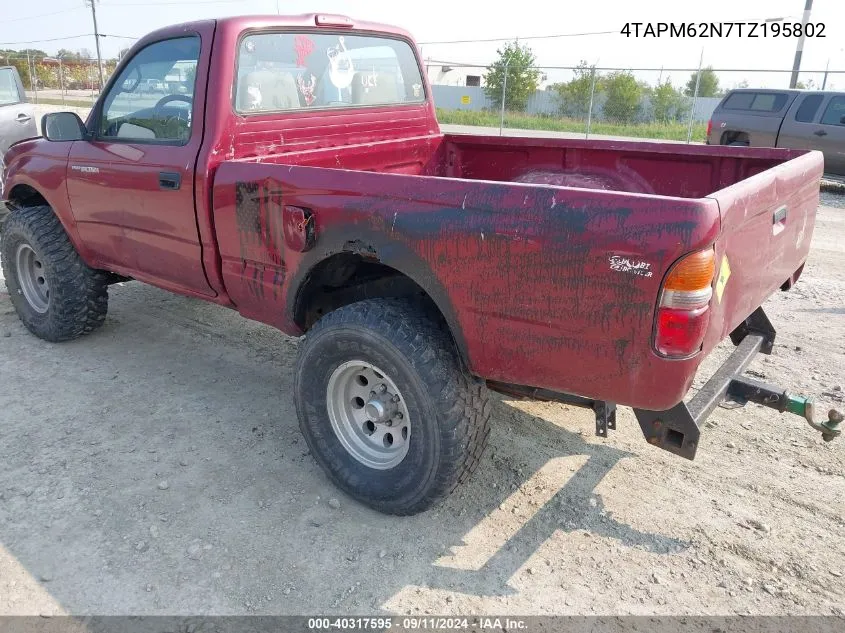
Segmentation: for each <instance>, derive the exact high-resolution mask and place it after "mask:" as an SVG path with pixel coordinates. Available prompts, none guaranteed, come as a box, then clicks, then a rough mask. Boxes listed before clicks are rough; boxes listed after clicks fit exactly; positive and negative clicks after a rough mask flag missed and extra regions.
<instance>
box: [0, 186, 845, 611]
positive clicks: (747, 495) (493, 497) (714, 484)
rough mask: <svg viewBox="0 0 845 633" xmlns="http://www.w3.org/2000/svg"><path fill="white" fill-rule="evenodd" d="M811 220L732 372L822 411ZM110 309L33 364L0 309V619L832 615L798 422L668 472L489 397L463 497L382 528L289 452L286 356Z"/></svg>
mask: <svg viewBox="0 0 845 633" xmlns="http://www.w3.org/2000/svg"><path fill="white" fill-rule="evenodd" d="M824 202H825V205H826V206H823V207H822V208H821V209H820V215H819V221H818V224H817V227H816V232H815V237H814V241H813V252H812V255H811V259H810V262H809V264H808V266H807V269H806V271H805V273H804V276H803V278H802V279H801V281H800V283H799V284H798V285H797V287H796V288H795V289H794V291H792V292H789V293H783V294H778V295H777V296H775V297H773V298H772V300H771V301H770V302H769V303H768V305H767V306H766V307H767V310H768V312H769V315H770V317H771V319H772V321H773V322H774V323H775V325H776V327H778V329H779V332H778V343H779V344H778V345H777V347H776V352H775V354H774V355H773V356H771V357H764V358H759V359H758V360H757V361H756V362H755V364H754V365H753V366H752V370H753V372H755V375H757V376H765V377H766V378H768V379H771V380H772V381H777V382H780V383H782V384H784V385H788V386H791V387H793V388H794V389H795V390H796V391H797V392H809V393H815V394H819V395H820V396H821V400H822V401H824V402H825V403H835V404H837V406H840V407H841V406H843V404H842V401H843V392H842V388H843V383H845V346H843V340H845V336H843V335H844V334H845V253H843V249H842V245H843V244H845V198H843V197H836V196H832V195H825V197H824ZM0 288H4V285H3V284H0ZM110 294H111V306H110V312H109V318H108V320H107V321H106V325H105V326H104V327H103V329H102V330H101V331H99V332H98V333H96V334H95V335H92V336H89V337H87V338H83V339H81V340H79V341H76V342H73V343H69V344H63V345H51V344H48V343H45V342H42V341H39V340H37V339H35V338H34V337H32V336H31V335H29V334H28V333H27V332H26V331H25V330H24V328H23V327H22V326H21V325H20V323H19V322H18V320H17V317H16V316H15V314H14V313H13V311H12V307H11V304H10V303H9V300H8V296H7V295H6V294H5V293H4V292H2V291H0V386H2V398H1V399H0V403H2V408H0V615H2V614H37V613H40V614H56V613H63V612H66V613H73V614H83V613H97V614H165V613H169V614H170V613H173V614H200V613H201V614H223V613H226V614H252V613H272V614H291V613H293V614H302V613H313V612H323V613H341V614H376V613H398V614H404V613H436V614H447V613H466V614H468V613H497V614H506V613H508V614H547V613H555V614H563V613H565V614H571V613H580V614H593V613H598V614H625V613H636V614H732V613H754V614H832V613H838V614H843V613H845V610H844V609H845V608H844V607H843V604H845V577H843V574H845V541H843V535H845V501H843V499H845V445H844V444H843V442H842V441H841V440H840V441H838V442H834V443H831V444H825V443H823V442H822V441H821V439H820V438H819V437H818V436H817V435H816V434H815V433H813V432H811V431H810V429H809V428H808V427H807V426H806V424H805V423H804V422H803V421H802V420H800V419H798V418H796V417H787V416H779V415H778V414H776V413H770V412H769V411H767V410H764V409H762V408H759V407H754V406H750V407H748V408H747V409H745V410H725V409H718V410H717V411H716V413H715V414H714V415H713V417H712V418H711V421H710V423H709V425H708V426H709V427H710V428H708V429H707V432H706V434H705V435H704V439H703V441H702V445H701V448H700V450H699V457H698V458H697V460H696V461H695V462H688V461H685V460H682V459H680V458H676V457H674V456H672V455H669V454H667V453H664V452H661V451H659V450H657V449H654V448H652V447H650V446H648V445H647V444H646V443H645V442H644V441H643V438H642V436H641V433H640V430H639V427H638V426H637V424H636V422H635V420H634V417H633V415H632V414H631V412H630V411H628V410H623V411H622V412H621V419H620V424H619V430H618V431H616V432H614V433H612V434H611V437H610V438H609V439H608V440H599V439H597V438H595V437H594V436H593V420H592V418H591V416H590V414H589V413H587V412H585V411H582V410H578V409H574V408H568V407H565V406H561V405H557V404H538V403H524V402H515V401H511V400H508V399H502V400H500V401H499V402H497V404H496V408H495V414H494V425H493V435H492V438H491V442H490V447H489V449H488V452H487V454H486V457H485V459H484V460H483V463H482V466H481V468H480V470H479V471H478V472H477V473H476V475H475V476H474V478H473V479H472V481H471V482H470V483H469V484H468V485H466V486H465V487H463V488H462V489H460V491H459V493H458V494H456V495H454V496H453V497H452V498H451V499H450V500H449V501H448V502H447V503H446V504H445V505H443V506H440V507H439V508H437V509H435V510H433V511H430V512H428V513H426V514H423V515H420V516H417V517H411V518H392V517H386V516H381V515H379V514H376V513H374V512H372V511H370V510H367V509H365V508H363V507H361V506H359V505H357V504H356V503H354V502H353V501H351V500H350V499H348V498H345V497H343V496H342V495H340V494H339V493H338V492H337V491H336V490H335V489H334V488H333V487H332V486H331V485H330V484H329V482H328V481H327V479H326V478H325V477H324V476H323V475H322V473H321V472H320V471H319V470H318V468H317V466H316V465H315V463H314V461H313V459H312V458H311V456H310V455H309V454H308V451H307V449H306V447H305V444H304V441H303V440H302V439H301V437H300V434H299V431H298V429H297V423H296V416H295V413H294V408H293V400H292V396H291V390H292V383H293V369H292V368H293V359H294V357H295V354H296V349H297V344H298V343H297V341H296V340H293V339H289V338H287V337H285V336H283V335H282V334H280V333H278V332H276V331H274V330H271V329H270V328H267V327H264V326H262V325H258V324H256V323H252V322H249V321H245V320H243V319H241V318H240V317H239V316H238V315H237V314H235V313H234V312H230V311H227V310H225V309H222V308H218V307H214V306H211V305H206V304H203V303H201V302H199V301H194V300H189V299H183V298H179V297H175V296H172V295H169V294H167V293H165V292H163V291H160V290H157V289H154V288H150V287H147V286H143V285H141V284H139V283H128V284H123V285H120V286H115V287H113V288H112V290H111V293H110ZM728 351H729V350H728V347H723V348H720V350H719V354H718V355H716V356H718V358H716V357H714V358H711V359H710V362H709V363H708V367H709V368H710V369H712V368H713V367H714V366H715V363H716V362H718V360H719V358H722V357H724V355H725V353H727V352H728ZM699 384H700V383H699Z"/></svg>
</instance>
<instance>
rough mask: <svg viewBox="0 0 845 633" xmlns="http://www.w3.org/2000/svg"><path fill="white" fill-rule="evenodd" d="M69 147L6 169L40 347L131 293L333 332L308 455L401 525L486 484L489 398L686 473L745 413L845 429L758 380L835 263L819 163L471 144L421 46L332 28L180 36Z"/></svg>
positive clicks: (237, 28)
mask: <svg viewBox="0 0 845 633" xmlns="http://www.w3.org/2000/svg"><path fill="white" fill-rule="evenodd" d="M151 82H156V85H160V86H162V87H163V89H164V90H165V93H166V94H164V95H163V96H162V95H161V94H151V93H150V91H149V90H147V89H146V88H145V87H146V86H148V85H150V83H151ZM42 132H43V136H44V138H43V139H37V140H29V141H24V142H21V143H18V144H16V145H14V146H13V147H12V148H11V149H10V150H9V152H8V154H7V155H6V157H5V163H6V166H5V181H4V186H3V199H5V201H6V204H7V206H8V207H9V208H10V209H11V212H10V213H9V216H8V219H7V220H6V222H5V225H4V230H3V235H2V251H0V252H1V253H2V265H3V270H4V274H5V278H6V283H7V285H8V288H9V292H10V296H11V300H12V302H13V304H14V306H15V308H16V310H17V312H18V314H19V316H20V318H21V320H22V321H23V323H24V324H25V325H26V327H27V328H29V330H30V331H32V332H33V333H34V334H35V335H37V336H39V337H41V338H43V339H46V340H49V341H65V340H69V339H73V338H75V337H78V336H80V335H82V334H85V333H88V332H91V331H93V330H94V329H96V328H97V327H99V326H100V325H102V323H103V320H104V319H105V317H106V309H107V304H108V286H109V284H111V283H114V282H115V281H119V280H126V279H128V278H131V279H137V280H140V281H143V282H146V283H149V284H153V285H155V286H158V287H161V288H165V289H167V290H171V291H173V292H177V293H180V294H183V295H186V296H191V297H197V298H201V299H205V300H207V301H211V302H214V303H217V304H220V305H222V306H228V307H230V308H233V309H235V310H237V311H239V312H240V313H241V314H242V315H244V316H246V317H248V318H251V319H255V320H258V321H261V322H263V323H267V324H269V325H271V326H274V327H277V328H279V329H280V330H282V331H283V332H286V333H288V334H290V335H292V336H300V335H306V336H305V339H304V341H303V342H302V344H301V348H300V350H301V351H300V355H299V360H298V368H297V373H296V381H295V393H294V394H293V395H294V398H295V400H296V407H297V412H298V416H299V421H300V426H301V429H302V432H303V433H304V435H305V438H306V439H307V441H308V445H309V446H310V448H311V450H312V453H313V455H314V457H315V458H316V459H317V461H318V462H319V463H320V465H321V466H322V467H323V468H324V469H325V470H326V472H327V473H328V475H329V476H330V477H331V478H332V480H333V481H334V482H335V483H336V484H337V485H338V486H339V487H341V488H342V489H343V490H345V491H346V492H347V493H349V494H350V495H352V496H353V497H355V498H357V499H359V500H361V501H363V502H364V503H367V504H369V505H370V506H372V507H375V508H377V509H379V510H382V511H385V512H391V513H405V514H407V513H413V512H418V511H420V510H423V509H425V508H426V507H428V506H429V505H431V503H433V502H434V501H436V500H438V499H440V498H442V497H443V496H445V495H446V494H447V493H448V492H449V491H451V490H452V489H453V488H454V487H455V486H456V485H457V484H458V483H459V482H461V481H463V480H464V479H465V478H466V477H467V476H469V474H470V473H471V472H472V470H473V468H474V467H475V466H476V465H477V463H478V461H479V459H480V456H481V453H482V450H483V448H484V445H485V443H486V441H487V437H488V434H489V429H490V427H489V423H490V414H491V401H490V396H489V390H490V389H493V390H496V391H499V392H503V393H507V394H511V395H516V396H520V397H535V398H542V399H547V400H557V401H562V402H569V403H572V404H577V405H582V406H585V407H590V408H592V409H593V410H594V411H595V415H596V430H597V433H598V434H599V435H602V436H606V435H607V431H608V429H613V428H615V424H616V415H615V413H616V409H615V407H616V404H617V403H618V404H623V405H628V406H631V407H633V408H634V410H635V413H636V416H637V419H638V421H639V423H640V425H641V427H642V430H643V432H644V434H645V436H646V439H647V440H648V442H650V443H651V444H653V445H655V446H658V447H661V448H664V449H667V450H670V451H672V452H674V453H677V454H679V455H681V456H684V457H687V458H692V457H693V456H694V455H695V452H696V449H697V447H698V443H699V435H700V432H699V430H700V428H701V425H702V422H703V420H704V419H705V418H706V417H707V415H709V413H710V412H711V411H712V410H713V408H714V407H715V406H716V405H717V404H719V403H720V402H722V401H723V400H725V399H731V400H734V401H738V402H740V403H744V402H749V401H751V402H759V403H763V404H766V405H767V406H770V407H773V408H775V409H778V410H780V411H786V410H788V411H793V412H795V413H798V414H800V415H803V416H804V417H806V418H807V420H808V422H810V423H811V424H812V425H813V426H814V428H816V429H817V430H819V431H821V432H822V433H823V434H824V436H825V439H831V438H832V437H834V436H835V435H836V434H837V433H838V431H839V429H838V427H837V424H838V420H839V419H840V417H837V415H836V414H831V416H830V419H828V420H827V421H825V422H822V423H817V422H814V421H813V416H812V402H811V401H809V400H807V399H804V398H800V397H795V396H791V395H790V394H788V393H787V392H786V391H785V390H783V389H780V388H777V387H775V386H772V385H765V384H762V383H759V382H755V381H753V380H752V379H750V378H746V377H744V376H742V375H741V374H742V372H743V370H744V368H745V367H746V366H747V364H748V363H749V362H750V360H751V359H752V358H753V357H754V355H755V354H756V353H757V352H763V353H767V352H769V351H771V347H772V344H773V341H774V336H775V331H774V329H773V327H772V326H771V324H770V323H769V321H768V319H767V318H766V316H765V314H764V313H763V311H762V309H761V308H760V306H761V304H762V303H763V302H764V301H765V300H766V298H767V297H769V296H770V295H771V294H772V293H774V292H775V291H777V290H778V289H782V290H787V289H789V287H790V286H792V285H793V284H794V283H795V282H796V280H797V279H798V277H799V275H800V274H801V271H802V268H803V266H804V262H805V260H806V258H807V253H808V251H809V248H810V238H811V235H812V232H813V225H814V221H815V213H816V207H817V205H818V200H819V182H820V178H821V175H822V155H821V154H820V153H818V152H812V151H810V152H808V151H799V150H784V149H756V148H747V149H746V148H734V147H718V146H717V147H707V146H703V145H677V144H658V143H649V142H641V143H637V142H618V141H584V140H569V139H538V138H501V137H487V136H469V135H450V134H443V133H441V131H440V128H439V126H438V123H437V119H436V117H435V110H434V104H433V103H432V99H431V90H430V87H429V85H428V82H427V81H426V77H425V75H424V73H423V72H422V65H421V63H420V58H419V53H418V50H417V47H416V46H415V44H414V42H413V40H412V39H411V36H410V35H409V34H408V33H406V32H405V31H402V30H400V29H397V28H393V27H389V26H385V25H381V24H373V23H366V22H359V21H356V20H352V19H350V18H347V17H343V16H335V15H323V14H317V15H304V16H296V17H279V16H272V17H239V18H229V19H222V20H212V21H204V22H195V23H190V24H182V25H179V26H174V27H170V28H165V29H162V30H159V31H156V32H154V33H152V34H150V35H148V36H146V37H145V38H143V39H142V40H140V41H139V42H138V43H137V44H136V45H135V46H134V47H133V48H132V50H131V51H130V52H129V54H127V55H126V56H125V57H124V59H123V61H122V62H121V64H120V65H119V67H118V68H117V70H116V71H115V73H114V75H113V77H112V79H111V80H110V82H109V83H108V85H107V86H106V87H105V89H104V90H103V93H102V96H101V97H100V99H99V101H98V102H97V104H96V105H95V106H94V108H93V110H92V112H91V114H90V115H89V117H88V119H87V121H86V122H84V123H83V122H82V121H81V120H80V119H79V117H77V116H76V115H74V114H72V113H54V114H48V115H46V116H45V117H44V120H43V121H42ZM727 336H731V337H732V339H733V341H734V343H735V344H736V345H737V348H736V350H735V351H734V353H733V354H732V355H731V357H730V359H729V360H728V361H727V362H726V363H725V364H724V366H723V367H722V368H721V369H720V370H719V371H718V372H717V373H716V374H715V375H714V376H713V377H712V378H711V379H710V380H709V382H708V383H707V384H706V385H705V387H704V388H703V389H702V390H700V391H699V392H698V393H697V394H696V395H695V397H694V398H692V399H691V400H690V401H689V402H684V396H685V395H686V393H687V391H688V390H689V388H690V385H691V383H692V381H693V377H694V375H695V373H696V370H697V368H698V366H699V364H700V363H701V361H702V359H703V358H704V357H705V356H706V355H707V354H708V353H709V352H710V351H711V350H712V349H713V348H714V347H715V346H716V345H717V344H718V343H719V342H720V341H721V340H722V339H724V338H725V337H727Z"/></svg>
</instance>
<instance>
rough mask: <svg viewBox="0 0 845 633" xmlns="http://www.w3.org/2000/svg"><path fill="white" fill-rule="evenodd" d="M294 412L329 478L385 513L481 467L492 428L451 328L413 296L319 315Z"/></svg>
mask: <svg viewBox="0 0 845 633" xmlns="http://www.w3.org/2000/svg"><path fill="white" fill-rule="evenodd" d="M295 390H296V410H297V414H298V416H299V424H300V428H301V429H302V433H303V434H304V436H305V439H306V441H307V443H308V446H309V448H310V449H311V452H312V453H313V455H314V457H315V458H316V460H317V462H318V463H319V464H320V466H321V467H322V468H323V469H324V470H325V472H326V473H327V474H328V476H329V477H330V478H331V479H332V481H333V482H334V483H335V484H336V485H337V486H338V487H340V488H341V489H342V490H344V491H345V492H346V493H347V494H349V495H351V496H352V497H354V498H355V499H357V500H359V501H361V502H362V503H364V504H366V505H368V506H370V507H372V508H375V509H376V510H379V511H381V512H386V513H389V514H415V513H417V512H421V511H423V510H425V509H427V508H429V507H430V506H431V505H433V504H434V503H436V502H437V501H439V500H441V499H442V498H444V497H446V496H447V495H448V494H449V493H450V492H451V491H452V490H453V489H454V488H455V487H456V486H457V485H458V484H459V483H461V482H463V481H465V480H466V479H467V478H468V477H469V475H470V474H471V473H472V472H473V471H474V470H475V468H476V466H477V465H478V463H479V461H480V458H481V454H482V452H483V450H484V446H485V445H486V443H487V438H488V435H489V433H490V412H491V401H490V397H489V393H488V391H487V388H486V386H485V385H484V383H483V381H480V380H478V379H476V378H474V377H472V376H471V375H470V374H469V373H468V372H467V371H466V369H464V367H463V365H462V363H461V361H460V358H459V357H458V354H457V351H456V349H455V344H454V342H453V341H452V338H451V337H450V336H449V334H448V333H446V332H444V331H443V330H442V329H440V328H439V327H438V326H437V324H436V323H435V322H434V321H433V320H432V319H431V318H429V317H428V316H426V315H425V314H424V313H422V312H421V311H420V310H419V309H417V308H415V307H413V305H412V304H411V303H410V302H405V301H403V300H400V299H374V300H367V301H361V302H359V303H354V304H351V305H348V306H345V307H343V308H340V309H338V310H335V311H334V312H331V313H330V314H328V315H326V316H325V317H323V318H322V319H321V320H320V321H319V322H318V323H317V324H316V325H315V326H314V328H313V329H312V330H311V331H310V332H309V333H308V335H307V337H306V339H305V342H304V344H303V345H302V348H301V350H300V354H299V360H298V366H297V372H296V387H295Z"/></svg>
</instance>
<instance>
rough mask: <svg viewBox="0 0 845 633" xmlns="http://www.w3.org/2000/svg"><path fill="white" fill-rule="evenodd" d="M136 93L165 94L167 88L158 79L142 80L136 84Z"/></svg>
mask: <svg viewBox="0 0 845 633" xmlns="http://www.w3.org/2000/svg"><path fill="white" fill-rule="evenodd" d="M137 92H138V93H139V94H145V93H146V94H153V93H165V92H167V87H166V85H165V83H164V82H163V81H161V80H159V79H142V80H141V81H140V82H139V83H138V88H137Z"/></svg>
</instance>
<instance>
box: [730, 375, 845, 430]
mask: <svg viewBox="0 0 845 633" xmlns="http://www.w3.org/2000/svg"><path fill="white" fill-rule="evenodd" d="M728 397H729V398H730V400H732V401H734V402H736V403H738V404H741V405H744V404H745V403H747V402H756V403H757V404H762V405H763V406H766V407H769V408H771V409H775V410H777V411H780V412H781V413H794V414H795V415H800V416H801V417H802V418H804V419H805V420H807V423H808V424H809V425H810V426H811V427H812V428H814V429H815V430H816V431H818V432H819V433H821V434H822V439H823V440H824V441H825V442H830V441H832V440H833V439H834V438H835V437H838V436H839V434H840V433H841V432H842V431H841V429H840V428H839V427H840V425H841V423H842V413H841V412H839V411H837V410H836V409H831V410H830V411H828V412H827V420H825V421H824V422H816V421H815V404H814V403H813V399H812V398H804V397H803V396H794V395H792V394H790V393H789V392H788V391H784V390H783V389H780V388H778V387H775V386H773V385H768V384H766V383H764V382H760V381H758V380H754V379H753V378H746V377H745V376H737V377H736V378H734V379H733V380H732V381H731V384H730V386H729V387H728Z"/></svg>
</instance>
